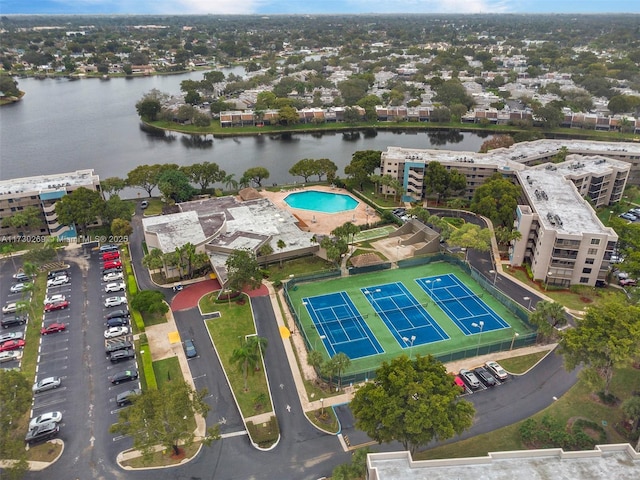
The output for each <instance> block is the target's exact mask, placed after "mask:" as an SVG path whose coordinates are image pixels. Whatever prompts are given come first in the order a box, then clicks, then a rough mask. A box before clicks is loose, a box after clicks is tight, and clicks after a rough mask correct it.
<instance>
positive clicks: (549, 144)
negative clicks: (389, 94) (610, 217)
mask: <svg viewBox="0 0 640 480" xmlns="http://www.w3.org/2000/svg"><path fill="white" fill-rule="evenodd" d="M563 147H565V148H566V151H567V152H568V154H567V156H566V159H565V161H564V162H562V163H550V161H551V160H552V159H553V157H555V156H556V155H557V154H558V152H560V151H561V149H562V148H563ZM432 161H437V162H439V163H441V164H442V165H444V166H445V167H446V168H447V169H456V170H457V171H458V172H460V173H462V174H463V175H465V177H466V179H467V188H466V191H465V192H464V194H463V195H464V196H465V197H466V198H467V199H471V198H472V197H473V195H474V193H475V190H476V188H478V187H479V186H480V185H482V184H483V183H484V182H485V181H486V180H487V178H489V177H491V176H492V175H493V174H494V173H496V172H498V173H501V174H502V175H504V176H505V177H507V178H510V179H512V180H513V181H514V182H517V183H519V184H520V185H521V186H522V190H523V198H522V202H521V205H519V206H518V208H517V211H516V212H515V213H516V217H517V219H516V222H515V228H517V229H518V230H519V231H520V233H521V235H522V238H521V240H519V241H517V242H514V243H513V246H512V248H511V251H510V262H511V264H512V265H514V266H520V265H522V264H529V265H530V266H531V270H532V273H533V277H534V279H535V280H541V281H544V282H545V283H548V284H549V285H558V286H569V285H574V284H582V285H589V286H593V285H595V284H596V281H597V280H604V279H605V278H606V275H607V271H608V269H609V264H610V262H609V261H610V258H611V255H612V254H613V252H614V251H615V246H616V243H617V240H618V237H617V235H616V233H615V232H614V231H613V230H612V229H611V228H608V227H605V226H604V225H603V224H602V222H600V220H599V219H598V218H597V216H596V214H595V211H594V210H593V208H592V207H591V205H590V204H589V202H588V201H587V200H585V198H589V199H590V201H591V202H592V203H593V205H595V206H596V207H601V206H605V205H610V204H613V203H616V202H618V201H619V200H620V199H621V198H622V195H623V191H624V188H625V186H626V183H627V181H628V180H629V179H630V177H631V174H632V173H633V172H635V175H636V177H635V178H638V179H640V175H639V174H640V145H639V144H635V143H612V142H588V141H580V140H567V141H564V140H538V141H535V142H524V143H519V144H515V145H513V146H512V147H510V148H501V149H497V150H492V151H490V152H489V153H486V154H482V153H475V152H456V151H443V150H420V149H407V148H401V147H388V149H387V151H386V152H383V154H382V157H381V174H382V175H391V176H392V177H394V178H396V179H398V180H400V181H401V182H402V184H403V188H404V194H405V200H406V201H421V200H422V199H424V198H426V185H425V184H424V172H425V169H426V166H427V165H428V164H429V163H430V162H432ZM381 188H382V191H383V193H390V194H393V193H395V192H394V191H393V190H392V189H389V188H388V187H384V186H383V187H381Z"/></svg>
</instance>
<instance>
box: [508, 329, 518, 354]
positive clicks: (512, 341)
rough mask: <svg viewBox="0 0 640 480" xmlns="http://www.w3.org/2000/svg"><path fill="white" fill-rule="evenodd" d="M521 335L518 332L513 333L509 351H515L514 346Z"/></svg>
mask: <svg viewBox="0 0 640 480" xmlns="http://www.w3.org/2000/svg"><path fill="white" fill-rule="evenodd" d="M519 336H520V334H519V333H518V332H513V338H512V339H511V346H510V347H509V351H511V350H513V344H514V343H515V341H516V338H517V337H519Z"/></svg>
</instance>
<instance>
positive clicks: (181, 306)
mask: <svg viewBox="0 0 640 480" xmlns="http://www.w3.org/2000/svg"><path fill="white" fill-rule="evenodd" d="M220 288H221V287H220V282H219V281H218V280H203V281H202V282H198V283H192V284H191V285H187V286H185V287H184V289H183V290H182V291H180V292H178V293H177V294H176V295H175V297H173V300H171V310H172V311H173V312H176V311H178V310H187V309H189V308H193V307H196V306H198V301H199V300H200V299H201V298H202V297H203V296H204V295H206V294H207V293H211V292H215V291H216V290H220ZM243 291H244V293H246V294H247V295H249V297H263V296H267V295H269V289H268V288H267V286H266V285H260V287H259V288H257V289H255V290H248V289H245V290H243Z"/></svg>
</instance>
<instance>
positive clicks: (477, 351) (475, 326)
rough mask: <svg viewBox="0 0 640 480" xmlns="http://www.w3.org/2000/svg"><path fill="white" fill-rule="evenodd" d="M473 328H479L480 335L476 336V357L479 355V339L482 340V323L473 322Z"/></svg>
mask: <svg viewBox="0 0 640 480" xmlns="http://www.w3.org/2000/svg"><path fill="white" fill-rule="evenodd" d="M471 326H472V327H473V328H479V329H480V333H479V334H478V345H477V346H476V357H477V356H478V355H479V354H480V339H481V338H482V328H483V327H484V322H483V321H482V320H480V321H479V322H478V323H476V322H473V323H472V324H471Z"/></svg>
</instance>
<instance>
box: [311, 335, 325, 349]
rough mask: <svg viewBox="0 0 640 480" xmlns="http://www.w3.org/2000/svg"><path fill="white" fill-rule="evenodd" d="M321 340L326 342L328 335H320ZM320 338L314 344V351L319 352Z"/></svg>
mask: <svg viewBox="0 0 640 480" xmlns="http://www.w3.org/2000/svg"><path fill="white" fill-rule="evenodd" d="M318 338H319V339H320V340H324V339H325V338H327V336H326V335H320V336H319V337H318ZM318 338H316V340H315V341H314V342H313V349H314V350H317V349H318Z"/></svg>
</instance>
